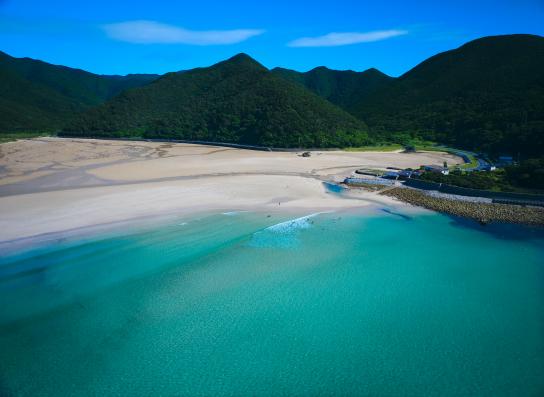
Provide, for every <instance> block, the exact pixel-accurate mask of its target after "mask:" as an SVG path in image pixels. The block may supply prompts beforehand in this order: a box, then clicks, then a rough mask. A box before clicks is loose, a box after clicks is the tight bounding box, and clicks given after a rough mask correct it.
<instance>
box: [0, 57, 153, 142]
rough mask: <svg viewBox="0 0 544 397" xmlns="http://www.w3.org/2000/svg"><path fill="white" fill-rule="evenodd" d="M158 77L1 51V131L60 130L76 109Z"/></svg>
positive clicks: (96, 103) (102, 100) (78, 109)
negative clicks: (116, 72) (113, 72)
mask: <svg viewBox="0 0 544 397" xmlns="http://www.w3.org/2000/svg"><path fill="white" fill-rule="evenodd" d="M157 77H158V76H157V75H127V76H102V75H96V74H93V73H89V72H85V71H83V70H79V69H72V68H68V67H65V66H57V65H51V64H48V63H46V62H42V61H38V60H34V59H30V58H14V57H11V56H9V55H7V54H5V53H3V52H0V133H1V132H17V131H37V130H42V131H55V130H58V129H60V127H61V126H62V125H64V124H65V123H66V121H67V120H69V119H70V118H71V117H73V115H74V114H75V113H77V112H81V111H83V110H86V109H88V108H90V107H92V106H95V105H98V104H100V103H102V102H104V101H106V100H107V99H109V98H112V97H113V96H115V95H117V94H118V93H120V92H121V91H123V90H125V89H129V88H133V87H139V86H141V85H144V84H147V83H149V82H151V81H153V80H155V79H156V78H157Z"/></svg>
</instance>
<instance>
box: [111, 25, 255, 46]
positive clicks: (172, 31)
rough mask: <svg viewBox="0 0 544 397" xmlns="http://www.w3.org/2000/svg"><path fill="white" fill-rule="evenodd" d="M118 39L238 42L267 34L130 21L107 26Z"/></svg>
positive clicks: (190, 42)
mask: <svg viewBox="0 0 544 397" xmlns="http://www.w3.org/2000/svg"><path fill="white" fill-rule="evenodd" d="M102 28H103V29H104V31H105V32H106V34H107V35H108V36H109V37H111V38H112V39H115V40H120V41H127V42H129V43H138V44H155V43H163V44H192V45H222V44H223V45H224V44H235V43H240V42H242V41H245V40H247V39H249V38H251V37H254V36H258V35H260V34H263V33H264V30H262V29H235V30H202V31H197V30H188V29H183V28H180V27H178V26H173V25H167V24H164V23H159V22H155V21H126V22H119V23H111V24H108V25H103V26H102Z"/></svg>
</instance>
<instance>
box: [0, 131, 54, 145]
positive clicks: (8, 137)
mask: <svg viewBox="0 0 544 397" xmlns="http://www.w3.org/2000/svg"><path fill="white" fill-rule="evenodd" d="M41 136H53V134H48V133H46V132H15V133H6V134H3V133H0V143H6V142H12V141H16V140H17V139H29V138H38V137H41Z"/></svg>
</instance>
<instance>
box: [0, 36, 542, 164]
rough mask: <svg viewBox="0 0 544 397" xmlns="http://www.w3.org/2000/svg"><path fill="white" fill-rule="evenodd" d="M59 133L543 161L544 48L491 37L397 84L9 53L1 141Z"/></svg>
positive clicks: (2, 85) (1, 67)
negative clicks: (71, 63)
mask: <svg viewBox="0 0 544 397" xmlns="http://www.w3.org/2000/svg"><path fill="white" fill-rule="evenodd" d="M367 125H368V127H367ZM61 130H63V131H64V134H72V135H80V136H117V137H120V136H132V137H162V138H178V139H188V140H211V141H223V142H224V141H228V142H237V143H248V144H259V145H269V146H278V147H293V146H297V147H344V146H361V145H366V144H372V143H382V142H396V143H402V144H407V143H410V141H412V140H414V139H423V140H427V141H434V142H440V143H444V144H448V145H450V146H454V147H458V148H465V149H472V150H475V151H482V152H486V153H488V154H489V155H490V156H492V157H494V156H495V157H496V156H499V155H512V156H514V157H515V158H516V160H518V159H519V160H527V159H530V158H538V157H541V156H542V155H543V153H544V38H543V37H540V36H534V35H506V36H493V37H485V38H481V39H478V40H474V41H472V42H469V43H467V44H465V45H463V46H461V47H459V48H457V49H455V50H451V51H447V52H444V53H441V54H438V55H435V56H433V57H431V58H429V59H427V60H426V61H424V62H422V63H421V64H419V65H418V66H416V67H415V68H413V69H412V70H410V71H408V72H407V73H405V74H404V75H402V76H401V77H399V78H392V77H389V76H386V75H384V74H383V73H381V72H379V71H378V70H376V69H369V70H367V71H364V72H354V71H335V70H330V69H327V68H325V67H318V68H315V69H313V70H311V71H309V72H306V73H299V72H296V71H293V70H288V69H282V68H276V69H273V70H272V71H269V70H267V69H266V68H264V67H263V66H262V65H260V64H258V63H257V62H256V61H254V60H253V59H251V58H250V57H249V56H247V55H243V54H241V55H238V56H236V57H233V58H232V59H230V60H227V61H224V62H221V63H219V64H217V65H214V66H211V67H208V68H197V69H193V70H189V71H185V72H177V73H168V74H166V75H164V76H162V77H161V78H159V79H157V76H155V75H129V76H99V75H94V74H92V73H88V72H85V71H82V70H77V69H71V68H66V67H63V66H56V65H50V64H47V63H45V62H41V61H36V60H32V59H28V58H13V57H10V56H9V55H7V54H4V53H0V134H1V133H8V132H17V131H28V132H36V131H43V132H58V131H61Z"/></svg>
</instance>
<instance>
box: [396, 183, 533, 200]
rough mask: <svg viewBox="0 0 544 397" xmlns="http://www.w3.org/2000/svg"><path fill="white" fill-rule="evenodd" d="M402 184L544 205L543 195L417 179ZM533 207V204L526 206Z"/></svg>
mask: <svg viewBox="0 0 544 397" xmlns="http://www.w3.org/2000/svg"><path fill="white" fill-rule="evenodd" d="M404 184H405V185H406V186H410V187H414V188H416V189H422V190H437V191H439V192H441V193H447V194H456V195H459V196H468V197H485V198H490V199H493V201H495V200H498V201H497V202H499V201H510V202H512V203H513V202H516V203H518V204H520V205H524V204H522V203H523V202H527V203H529V202H530V203H542V204H539V205H544V195H538V194H528V193H511V192H494V191H491V190H481V189H470V188H466V187H459V186H452V185H448V184H445V183H436V182H427V181H422V180H419V179H407V180H406V181H405V182H404ZM526 205H535V204H526Z"/></svg>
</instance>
